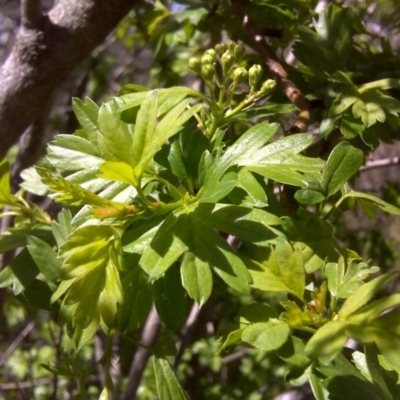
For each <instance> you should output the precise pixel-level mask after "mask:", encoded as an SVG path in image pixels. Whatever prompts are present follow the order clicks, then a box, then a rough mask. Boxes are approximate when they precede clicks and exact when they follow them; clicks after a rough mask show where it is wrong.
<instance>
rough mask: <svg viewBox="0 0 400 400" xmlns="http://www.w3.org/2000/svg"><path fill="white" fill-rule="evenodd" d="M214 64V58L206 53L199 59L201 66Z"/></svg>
mask: <svg viewBox="0 0 400 400" xmlns="http://www.w3.org/2000/svg"><path fill="white" fill-rule="evenodd" d="M214 62H215V57H213V56H212V55H211V54H207V53H205V54H204V55H203V57H201V63H202V64H203V65H207V64H211V65H212V64H214Z"/></svg>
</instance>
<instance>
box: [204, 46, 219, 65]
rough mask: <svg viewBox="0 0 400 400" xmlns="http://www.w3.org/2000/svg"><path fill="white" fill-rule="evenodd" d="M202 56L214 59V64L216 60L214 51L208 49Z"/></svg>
mask: <svg viewBox="0 0 400 400" xmlns="http://www.w3.org/2000/svg"><path fill="white" fill-rule="evenodd" d="M204 54H207V55H209V56H210V57H212V58H213V59H214V62H215V61H216V60H217V52H216V51H215V50H214V49H208V50H206V52H205V53H204Z"/></svg>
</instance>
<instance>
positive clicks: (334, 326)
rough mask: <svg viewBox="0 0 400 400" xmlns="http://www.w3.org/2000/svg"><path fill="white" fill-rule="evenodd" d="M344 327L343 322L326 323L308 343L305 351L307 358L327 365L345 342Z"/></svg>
mask: <svg viewBox="0 0 400 400" xmlns="http://www.w3.org/2000/svg"><path fill="white" fill-rule="evenodd" d="M346 327H347V322H345V321H330V322H328V323H326V324H325V325H324V326H322V328H320V329H318V331H317V332H316V333H315V334H314V335H313V336H312V338H311V339H310V340H309V341H308V343H307V345H306V349H305V351H306V354H307V356H308V357H310V358H319V359H320V360H321V361H322V362H323V363H326V364H329V363H330V362H331V361H332V360H333V359H334V358H335V357H336V356H337V354H338V353H339V352H340V351H341V350H342V348H343V346H344V345H345V344H346V342H347V339H348V337H347V335H346V333H345V330H346Z"/></svg>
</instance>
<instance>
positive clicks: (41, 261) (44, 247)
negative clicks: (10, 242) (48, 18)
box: [27, 236, 62, 283]
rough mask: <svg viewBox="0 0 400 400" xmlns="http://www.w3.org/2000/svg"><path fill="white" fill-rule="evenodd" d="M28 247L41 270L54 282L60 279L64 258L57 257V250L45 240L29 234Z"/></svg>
mask: <svg viewBox="0 0 400 400" xmlns="http://www.w3.org/2000/svg"><path fill="white" fill-rule="evenodd" d="M27 249H28V251H29V254H30V255H31V257H32V258H33V260H34V261H35V264H36V265H37V267H38V268H39V270H40V272H41V273H42V274H43V275H44V276H45V277H46V279H48V280H49V281H50V282H52V283H56V282H57V281H58V280H59V279H60V270H61V264H62V260H61V259H59V258H58V257H57V252H56V251H55V250H54V249H53V248H52V247H51V246H49V245H48V244H47V243H46V242H44V241H43V240H41V239H39V238H37V237H35V236H29V237H28V240H27Z"/></svg>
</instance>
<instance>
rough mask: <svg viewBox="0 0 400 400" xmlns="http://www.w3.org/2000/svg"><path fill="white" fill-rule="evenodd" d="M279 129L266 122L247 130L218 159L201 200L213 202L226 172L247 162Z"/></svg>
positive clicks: (211, 170)
mask: <svg viewBox="0 0 400 400" xmlns="http://www.w3.org/2000/svg"><path fill="white" fill-rule="evenodd" d="M278 129H279V125H278V124H275V123H273V124H270V123H269V122H268V121H264V122H262V123H260V124H257V125H255V126H253V127H252V128H250V129H249V130H247V131H246V132H245V133H244V134H243V135H242V136H241V137H240V138H239V139H238V140H237V141H236V142H235V143H234V144H233V145H232V146H230V147H229V148H228V149H227V150H226V152H225V153H224V154H223V155H222V157H218V158H217V159H216V160H215V162H214V163H213V165H212V166H209V168H208V172H207V174H206V176H205V178H204V187H203V189H202V192H201V196H200V200H201V201H202V200H203V198H204V199H206V200H204V201H211V200H207V199H211V198H212V196H213V193H214V191H215V190H216V189H218V185H219V183H220V180H221V178H222V177H223V175H224V174H225V172H226V171H227V170H228V168H230V167H231V166H233V165H237V164H238V163H239V160H241V159H242V160H246V158H247V157H250V155H251V154H252V153H254V152H255V151H257V150H258V149H259V148H260V147H262V145H263V144H264V143H265V142H266V141H267V140H268V139H270V138H271V137H272V136H273V135H274V134H275V133H276V132H277V131H278Z"/></svg>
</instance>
